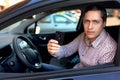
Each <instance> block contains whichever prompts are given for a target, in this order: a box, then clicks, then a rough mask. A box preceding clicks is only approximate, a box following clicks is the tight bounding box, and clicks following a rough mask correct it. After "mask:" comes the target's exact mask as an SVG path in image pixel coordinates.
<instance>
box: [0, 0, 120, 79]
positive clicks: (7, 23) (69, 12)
mask: <svg viewBox="0 0 120 80" xmlns="http://www.w3.org/2000/svg"><path fill="white" fill-rule="evenodd" d="M88 4H98V5H102V6H104V7H105V8H106V10H107V13H108V18H107V25H106V27H105V30H106V31H107V32H109V34H110V35H111V36H112V37H113V38H114V39H115V41H116V42H117V51H116V55H115V58H114V62H113V63H107V64H103V65H97V66H91V67H85V68H79V69H73V66H74V65H75V64H77V63H79V62H80V61H79V56H78V54H77V53H75V54H74V55H71V56H69V57H67V58H62V59H60V60H58V59H56V58H54V57H53V56H51V55H50V54H49V52H48V50H47V43H48V41H49V40H50V39H58V41H59V43H60V44H61V45H64V44H67V43H69V42H70V41H72V40H73V39H74V38H75V37H76V36H78V35H79V34H80V33H81V32H83V26H82V24H81V18H82V12H83V11H84V8H85V7H86V6H87V5H88ZM114 10H118V11H119V12H120V0H25V1H24V0H23V2H20V3H17V4H14V5H12V6H9V7H8V8H7V9H5V10H3V11H2V12H0V79H8V80H9V79H10V80H12V79H14V80H18V79H19V80H34V79H35V80H36V79H39V80H74V79H75V80H78V79H80V80H113V79H116V80H119V79H120V77H119V75H120V49H119V48H120V40H119V39H120V38H119V37H120V33H119V31H120V19H119V17H120V15H119V16H118V18H113V15H112V13H113V11H114ZM55 14H56V15H59V16H57V18H54V19H55V22H56V23H55V24H51V20H50V19H49V18H48V17H49V16H50V15H55ZM61 15H65V16H66V17H67V18H69V19H70V20H74V21H75V22H74V23H75V24H74V26H73V27H71V24H72V23H73V22H71V21H70V20H69V21H68V20H67V19H65V18H64V17H63V16H61ZM41 23H42V24H41ZM44 23H45V24H44ZM47 25H52V26H50V27H48V26H47ZM59 25H67V26H59ZM46 26H47V27H46ZM42 63H46V64H49V65H55V66H60V67H64V68H66V69H65V70H55V71H52V70H51V71H45V70H42V69H41V66H40V65H41V64H42Z"/></svg>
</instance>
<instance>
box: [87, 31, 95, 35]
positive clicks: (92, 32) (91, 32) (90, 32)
mask: <svg viewBox="0 0 120 80" xmlns="http://www.w3.org/2000/svg"><path fill="white" fill-rule="evenodd" d="M94 33H95V31H87V34H89V35H91V34H94Z"/></svg>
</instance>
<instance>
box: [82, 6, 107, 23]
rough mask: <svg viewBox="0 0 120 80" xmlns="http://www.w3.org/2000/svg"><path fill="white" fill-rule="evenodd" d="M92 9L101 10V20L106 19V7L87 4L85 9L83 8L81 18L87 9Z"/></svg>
mask: <svg viewBox="0 0 120 80" xmlns="http://www.w3.org/2000/svg"><path fill="white" fill-rule="evenodd" d="M91 10H92V11H94V10H99V11H101V17H102V20H103V22H105V21H106V18H107V12H106V9H105V8H104V7H102V6H100V5H89V6H87V7H86V8H85V9H84V13H83V18H84V16H85V14H86V13H87V12H88V11H91Z"/></svg>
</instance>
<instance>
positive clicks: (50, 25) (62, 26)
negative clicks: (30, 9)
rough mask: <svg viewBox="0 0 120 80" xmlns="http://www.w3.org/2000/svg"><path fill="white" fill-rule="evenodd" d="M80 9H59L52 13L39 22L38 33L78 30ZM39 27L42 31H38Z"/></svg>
mask: <svg viewBox="0 0 120 80" xmlns="http://www.w3.org/2000/svg"><path fill="white" fill-rule="evenodd" d="M80 14H81V11H80V10H78V9H77V10H68V11H59V12H56V13H53V14H50V15H48V16H46V17H44V18H42V19H40V20H39V21H38V22H37V24H36V25H37V29H36V31H37V33H38V34H39V33H40V34H41V33H42V34H43V33H45V34H46V33H55V32H56V31H62V32H69V31H76V28H77V24H78V21H79V18H80ZM38 29H39V30H40V31H38Z"/></svg>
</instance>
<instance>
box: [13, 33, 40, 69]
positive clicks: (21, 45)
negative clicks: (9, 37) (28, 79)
mask: <svg viewBox="0 0 120 80" xmlns="http://www.w3.org/2000/svg"><path fill="white" fill-rule="evenodd" d="M13 48H14V51H15V53H16V56H17V57H18V58H19V59H20V60H21V61H22V62H23V63H24V64H25V65H26V66H27V67H28V68H30V69H32V70H37V69H40V68H41V65H42V61H41V56H40V53H39V52H38V50H37V48H36V47H35V45H34V44H33V43H32V41H31V40H30V39H28V38H27V37H25V36H22V35H18V36H15V37H14V39H13Z"/></svg>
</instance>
